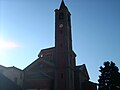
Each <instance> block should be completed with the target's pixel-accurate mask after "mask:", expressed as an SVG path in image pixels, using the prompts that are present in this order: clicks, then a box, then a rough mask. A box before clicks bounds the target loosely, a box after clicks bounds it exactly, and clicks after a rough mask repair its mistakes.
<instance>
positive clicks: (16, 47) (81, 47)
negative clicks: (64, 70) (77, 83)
mask: <svg viewBox="0 0 120 90" xmlns="http://www.w3.org/2000/svg"><path fill="white" fill-rule="evenodd" d="M60 3H61V0H0V65H4V66H16V67H18V68H20V69H24V68H25V67H26V66H27V65H29V64H30V63H31V62H33V61H34V60H35V59H37V55H38V53H39V51H40V50H41V49H44V48H49V47H52V46H54V43H55V42H54V41H55V39H54V37H55V35H54V34H55V16H54V10H55V9H56V8H59V6H60ZM65 4H66V5H67V7H68V9H69V11H70V12H71V14H72V18H71V19H72V20H71V21H72V22H71V23H72V40H73V49H74V51H75V52H76V54H77V59H76V60H77V65H79V64H86V66H87V69H88V72H89V75H90V78H91V79H90V80H91V81H95V82H97V79H98V75H99V71H98V70H99V67H100V66H101V65H103V62H104V61H113V62H115V63H116V65H117V66H118V67H119V68H120V0H65Z"/></svg>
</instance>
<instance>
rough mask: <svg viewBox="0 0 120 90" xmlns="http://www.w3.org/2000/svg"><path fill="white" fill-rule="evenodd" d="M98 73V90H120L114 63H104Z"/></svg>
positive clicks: (118, 76)
mask: <svg viewBox="0 0 120 90" xmlns="http://www.w3.org/2000/svg"><path fill="white" fill-rule="evenodd" d="M99 71H100V73H101V74H100V76H99V79H98V82H99V84H98V90H120V73H119V69H118V67H117V66H116V65H115V63H113V62H112V61H111V62H109V61H107V62H104V67H102V66H101V67H100V70H99Z"/></svg>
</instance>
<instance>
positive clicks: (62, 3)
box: [60, 0, 67, 9]
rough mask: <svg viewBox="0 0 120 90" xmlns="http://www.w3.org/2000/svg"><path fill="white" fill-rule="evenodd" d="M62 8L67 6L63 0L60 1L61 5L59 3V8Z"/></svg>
mask: <svg viewBox="0 0 120 90" xmlns="http://www.w3.org/2000/svg"><path fill="white" fill-rule="evenodd" d="M63 8H67V7H66V6H65V3H64V0H62V1H61V5H60V9H63Z"/></svg>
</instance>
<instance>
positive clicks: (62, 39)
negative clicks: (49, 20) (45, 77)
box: [55, 0, 75, 90]
mask: <svg viewBox="0 0 120 90" xmlns="http://www.w3.org/2000/svg"><path fill="white" fill-rule="evenodd" d="M70 17H71V14H70V12H69V10H68V8H67V7H66V6H65V3H64V1H63V0H62V2H61V5H60V8H59V9H56V10H55V65H56V70H55V90H74V66H75V59H74V58H75V56H74V55H73V51H72V36H71V18H70Z"/></svg>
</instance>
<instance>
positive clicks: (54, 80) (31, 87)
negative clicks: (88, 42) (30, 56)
mask: <svg viewBox="0 0 120 90" xmlns="http://www.w3.org/2000/svg"><path fill="white" fill-rule="evenodd" d="M75 58H76V54H75V52H74V51H73V49H72V33H71V14H70V12H69V10H68V8H67V7H66V5H65V3H64V1H63V0H62V2H61V5H60V8H59V9H56V10H55V47H50V48H47V49H42V50H41V51H40V53H39V54H38V58H37V59H36V60H35V61H34V62H33V63H31V64H30V65H28V66H27V67H26V68H25V69H24V70H20V73H21V72H22V77H23V78H22V82H21V83H19V84H20V87H21V88H22V89H24V90H97V85H96V84H95V83H93V82H90V81H89V79H90V78H89V74H88V72H87V69H86V66H85V64H83V65H79V66H76V59H75ZM18 71H19V70H18ZM8 78H9V77H8Z"/></svg>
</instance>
